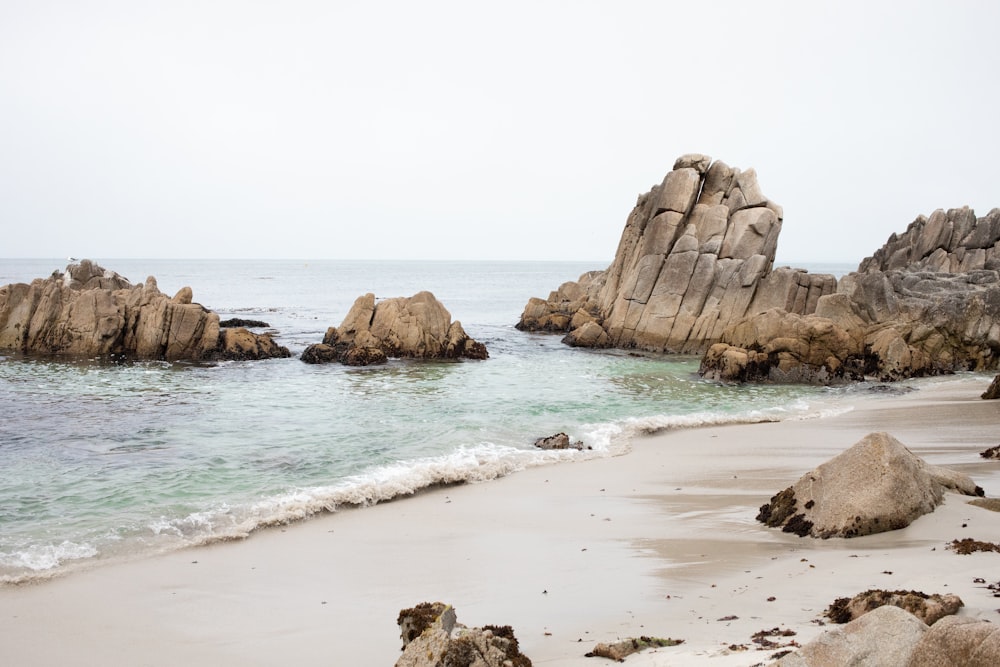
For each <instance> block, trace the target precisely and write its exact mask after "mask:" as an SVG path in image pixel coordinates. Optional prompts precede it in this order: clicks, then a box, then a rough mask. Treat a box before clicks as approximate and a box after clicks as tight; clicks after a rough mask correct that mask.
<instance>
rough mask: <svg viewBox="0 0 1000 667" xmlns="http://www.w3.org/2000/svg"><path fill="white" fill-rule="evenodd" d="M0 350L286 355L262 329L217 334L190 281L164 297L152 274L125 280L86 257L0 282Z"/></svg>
mask: <svg viewBox="0 0 1000 667" xmlns="http://www.w3.org/2000/svg"><path fill="white" fill-rule="evenodd" d="M0 350H10V351H16V352H22V353H24V354H32V355H65V356H86V357H94V356H107V357H112V356H113V357H117V358H129V359H163V360H168V361H175V360H194V361H198V360H219V359H261V358H269V357H287V356H289V352H288V350H287V349H286V348H284V347H282V346H280V345H278V344H276V343H275V342H274V341H273V340H272V339H271V337H270V336H269V335H267V334H264V335H258V334H252V333H250V332H249V331H247V330H246V329H230V330H226V331H225V332H221V331H220V325H219V316H218V315H217V314H216V313H213V312H212V311H210V310H208V309H207V308H205V307H203V306H202V305H200V304H198V303H194V302H193V294H192V291H191V288H190V287H184V288H182V289H181V290H179V291H178V292H177V294H176V295H175V296H174V297H173V298H171V297H169V296H167V295H166V294H163V293H162V292H160V290H159V289H158V288H157V285H156V279H155V278H153V277H152V276H150V277H149V278H147V279H146V282H145V283H144V284H141V285H132V284H131V283H130V282H129V281H128V280H127V279H125V278H124V277H122V276H120V275H119V274H117V273H115V272H114V271H109V270H107V269H104V268H102V267H100V266H98V265H97V264H94V263H93V262H91V261H89V260H82V261H81V262H79V263H78V264H70V265H69V266H68V267H66V271H65V273H60V272H58V271H57V272H55V273H53V274H52V276H50V277H49V278H46V279H36V280H34V281H32V283H31V284H30V285H27V284H24V283H16V284H11V285H5V286H4V287H0Z"/></svg>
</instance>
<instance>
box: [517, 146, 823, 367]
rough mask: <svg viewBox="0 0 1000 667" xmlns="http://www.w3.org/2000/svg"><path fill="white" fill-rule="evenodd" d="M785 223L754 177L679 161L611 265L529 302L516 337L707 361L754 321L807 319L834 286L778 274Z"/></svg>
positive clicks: (689, 158)
mask: <svg viewBox="0 0 1000 667" xmlns="http://www.w3.org/2000/svg"><path fill="white" fill-rule="evenodd" d="M782 218H783V212H782V209H781V207H780V206H778V205H777V204H775V203H773V202H771V201H770V200H768V199H767V197H765V196H764V195H763V194H762V192H761V189H760V186H759V184H758V182H757V174H756V172H755V171H754V170H753V169H748V170H747V171H740V170H739V169H734V168H731V167H729V166H727V165H726V164H725V163H723V162H718V161H717V162H714V163H713V162H712V161H711V159H710V158H709V157H707V156H705V155H700V154H691V155H684V156H681V157H680V158H678V159H677V161H676V162H675V163H674V168H673V170H672V171H670V172H669V173H668V174H667V175H666V177H665V178H664V179H663V182H662V183H661V184H659V185H657V186H654V187H653V188H652V189H651V190H650V191H649V192H647V193H646V194H644V195H640V197H639V199H638V201H637V203H636V206H635V208H634V209H633V210H632V212H631V213H630V214H629V216H628V219H627V221H626V223H625V229H624V231H623V232H622V236H621V240H620V241H619V244H618V250H617V252H616V253H615V258H614V261H613V262H612V264H611V266H609V267H608V269H607V270H605V271H600V272H590V273H587V274H584V275H583V276H581V278H580V280H579V281H577V282H575V283H573V282H570V283H564V284H563V285H561V286H560V287H559V289H557V290H556V291H554V292H552V293H551V294H550V295H549V298H548V299H547V300H542V299H538V298H533V299H531V300H530V301H529V302H528V304H527V306H526V307H525V309H524V312H523V313H522V315H521V319H520V321H519V322H518V324H517V328H519V329H522V330H526V331H552V332H568V335H567V336H566V337H565V338H564V339H563V342H565V343H567V344H569V345H576V346H582V347H619V348H639V349H644V350H650V351H657V352H683V353H700V352H704V351H705V350H706V349H708V347H709V346H710V345H711V344H713V343H715V342H717V341H718V340H719V337H720V336H721V335H722V332H723V331H724V330H725V328H726V327H727V326H728V325H729V324H731V323H734V322H736V321H738V320H740V319H742V318H743V317H745V316H747V315H748V314H753V313H758V312H763V311H764V310H767V309H769V308H773V307H781V308H785V309H787V310H789V311H791V312H795V313H798V314H801V315H807V314H810V313H812V312H813V310H814V309H815V307H816V304H817V303H818V300H819V297H820V296H822V295H824V294H831V293H833V292H834V291H835V289H836V280H835V279H834V278H833V276H827V275H810V274H808V273H807V272H805V271H803V270H800V269H790V268H781V269H776V270H774V271H772V270H771V268H772V265H773V262H774V253H775V250H776V248H777V243H778V233H779V232H780V230H781V225H782ZM602 332H603V335H602Z"/></svg>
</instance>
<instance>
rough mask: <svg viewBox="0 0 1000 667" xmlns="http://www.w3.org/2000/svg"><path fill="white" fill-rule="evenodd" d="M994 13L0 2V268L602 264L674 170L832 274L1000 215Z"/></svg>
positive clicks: (916, 6)
mask: <svg viewBox="0 0 1000 667" xmlns="http://www.w3.org/2000/svg"><path fill="white" fill-rule="evenodd" d="M998 8H1000V3H993V2H985V1H984V2H933V3H931V2H907V3H890V2H870V1H868V2H838V3H806V2H799V1H796V2H746V1H741V2H684V3H681V2H665V1H662V0H661V1H657V2H627V1H620V2H581V1H577V2H568V1H567V2H545V1H542V0H533V1H531V2H519V1H516V0H508V1H507V2H491V3H485V2H473V1H471V0H465V1H462V2H434V1H432V0H422V1H420V2H414V1H406V2H344V1H337V0H316V1H312V0H305V1H301V2H293V1H285V2H277V1H275V2H254V1H250V0H234V1H231V2H212V1H210V0H199V1H194V2H182V1H177V0H170V1H167V0H165V1H163V2H142V1H136V0H126V1H123V2H108V1H104V0H95V1H92V2H72V1H67V2H49V1H46V0H32V1H31V2H14V1H13V0H0V221H2V229H3V234H2V236H0V239H2V240H0V257H64V256H69V255H74V256H77V257H93V258H95V259H104V258H115V257H151V258H161V257H185V258H198V257H237V258H239V257H248V258H250V257H282V258H313V259H318V258H358V259H370V258H373V259H379V258H387V259H389V258H391V259H410V258H413V259H453V258H469V259H573V260H599V261H608V260H610V259H611V257H612V256H613V255H614V251H615V247H616V245H617V243H618V239H619V236H620V235H621V231H622V227H623V225H624V223H625V219H626V217H627V215H628V213H629V211H630V210H631V208H632V206H633V205H634V204H635V199H636V196H637V195H638V194H639V193H641V192H645V191H647V190H648V189H649V188H650V186H652V185H653V184H655V183H658V182H659V181H660V180H662V178H663V176H664V174H665V173H666V172H667V171H668V170H669V169H670V168H671V167H672V166H673V162H674V159H675V158H676V157H677V156H679V155H681V154H684V153H689V152H698V153H706V154H708V155H710V156H712V157H713V158H715V159H720V160H723V161H725V162H726V163H728V164H729V165H731V166H735V167H740V168H742V169H746V168H749V167H754V168H755V169H756V170H757V173H758V179H759V181H760V184H761V188H762V190H763V192H764V193H765V194H766V195H767V196H768V197H769V198H771V199H772V200H774V201H776V202H777V203H779V204H781V205H782V206H783V207H784V210H785V223H784V228H783V230H782V234H781V238H780V241H779V246H778V260H779V262H784V263H789V262H792V263H794V262H796V261H802V262H806V261H809V262H817V261H851V262H856V261H858V260H860V259H861V258H862V257H864V256H866V255H869V254H871V252H873V251H874V250H875V249H876V248H877V247H879V246H881V245H882V244H883V243H884V242H885V240H886V239H887V237H888V236H889V234H891V233H892V232H900V231H903V230H904V229H905V228H906V226H907V225H908V224H909V223H910V222H912V221H913V219H914V218H915V217H916V216H917V215H919V214H930V213H931V212H932V211H933V210H934V209H936V208H953V207H960V206H963V205H969V206H972V207H973V208H975V209H976V212H977V214H978V215H980V216H982V215H985V214H986V213H987V212H988V211H989V209H990V208H992V207H994V206H1000V131H998V118H1000V111H998V109H1000V104H998V102H1000V100H998V96H1000V88H998V83H1000V48H997V43H996V31H997V27H998V26H1000V9H998Z"/></svg>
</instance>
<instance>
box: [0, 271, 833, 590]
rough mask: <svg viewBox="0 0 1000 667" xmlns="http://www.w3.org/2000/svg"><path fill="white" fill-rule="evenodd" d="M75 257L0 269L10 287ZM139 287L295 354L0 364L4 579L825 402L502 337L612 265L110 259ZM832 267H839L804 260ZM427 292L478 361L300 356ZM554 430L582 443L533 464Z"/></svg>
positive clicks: (681, 367)
mask: <svg viewBox="0 0 1000 667" xmlns="http://www.w3.org/2000/svg"><path fill="white" fill-rule="evenodd" d="M66 263H67V262H66V261H65V260H23V259H17V260H0V285H3V284H8V283H12V282H30V281H31V280H32V279H33V278H38V277H45V276H48V275H49V274H51V273H52V272H53V271H54V270H63V269H64V268H65V265H66ZM100 263H101V264H102V265H103V266H105V268H108V269H112V270H115V271H117V272H118V273H120V274H122V275H124V276H125V277H127V278H128V279H129V280H131V281H132V282H133V283H139V282H141V281H143V280H145V278H146V276H148V275H154V276H156V278H157V281H158V284H159V287H160V290H161V291H163V292H165V293H167V294H169V295H173V294H174V293H175V292H176V291H177V290H179V289H180V288H181V287H183V286H186V285H187V286H191V287H192V288H193V290H194V300H195V301H197V302H199V303H201V304H203V305H205V306H207V307H208V308H211V309H212V310H215V311H217V312H218V313H219V314H220V315H221V316H222V317H223V318H224V319H225V318H227V317H230V316H238V317H244V318H252V319H259V320H264V321H266V322H268V323H269V324H270V325H271V326H270V330H271V331H273V332H274V333H275V334H276V336H277V339H278V340H279V341H280V342H281V343H282V344H284V345H286V346H287V347H288V348H289V349H290V350H291V351H292V353H293V358H291V359H275V360H268V361H258V362H226V363H220V364H216V365H197V364H187V363H164V362H137V363H128V364H120V365H113V364H108V363H103V362H101V361H98V360H92V361H74V362H56V361H50V360H44V361H43V360H26V359H22V358H17V357H14V356H7V357H3V356H0V466H2V467H0V582H15V581H20V580H24V579H30V578H35V577H43V576H48V575H50V574H52V573H56V572H62V571H65V570H67V569H71V568H73V567H74V566H77V565H80V564H87V563H92V562H93V561H94V560H95V559H100V560H108V559H115V558H118V557H122V556H134V555H137V554H139V555H141V554H144V553H155V552H158V551H163V550H168V549H174V548H178V547H180V546H186V545H190V544H198V543H206V542H211V541H215V540H219V539H229V538H232V537H240V536H245V535H248V534H249V533H251V532H252V531H254V530H255V529H257V528H259V527H262V526H267V525H274V524H277V523H283V522H288V521H293V520H296V519H299V518H304V517H307V516H309V515H312V514H315V513H317V512H322V511H331V510H336V508H337V507H340V506H345V505H352V504H370V503H374V502H378V501H380V500H386V499H389V498H394V497H398V496H401V495H407V494H410V493H412V492H414V491H416V490H419V489H421V488H424V487H427V486H428V485H433V484H439V483H448V482H458V481H482V480H488V479H492V478H495V477H497V476H500V475H505V474H508V473H510V472H513V471H516V470H518V469H522V468H524V467H527V466H532V465H538V464H542V463H551V462H557V461H560V460H569V459H574V458H579V457H593V456H610V455H615V454H620V453H623V452H626V451H627V449H628V442H629V437H630V436H632V435H634V434H637V433H641V432H645V431H649V430H653V429H658V428H670V427H684V426H693V425H698V424H706V423H717V422H726V421H758V420H763V419H768V420H770V419H786V418H804V417H811V416H817V415H819V414H821V413H823V412H824V411H830V410H837V409H838V408H837V407H836V406H837V402H838V398H839V394H838V392H837V391H835V390H824V389H819V388H808V387H782V386H745V387H737V386H724V385H720V384H716V383H711V382H706V381H703V380H701V379H700V378H699V377H698V376H697V374H696V372H695V371H696V370H697V367H698V360H697V359H695V358H692V357H670V356H667V357H664V356H653V355H631V354H628V353H624V352H619V351H587V350H578V349H572V348H569V347H566V346H564V345H562V344H560V342H559V337H558V336H546V335H535V334H525V333H522V332H519V331H517V330H516V329H514V324H515V323H516V322H517V320H518V317H519V316H520V313H521V310H522V309H523V308H524V305H525V303H526V302H527V300H528V298H529V297H531V296H542V297H544V296H547V295H548V293H549V292H550V291H551V290H553V289H555V288H556V287H557V286H558V285H559V284H560V283H562V282H564V281H566V280H573V279H576V278H577V277H578V276H579V275H580V274H581V273H583V272H584V271H589V270H593V269H603V268H606V266H607V262H604V263H601V262H589V263H582V262H578V263H569V262H548V263H546V262H364V261H328V260H325V261H279V260H267V261H251V260H219V261H206V260H197V261H192V260H107V261H100ZM807 268H815V269H820V270H823V271H828V272H833V273H836V274H838V275H839V274H841V273H843V272H845V271H847V270H850V269H851V267H847V266H843V265H825V266H822V267H808V266H807ZM425 289H426V290H430V291H431V292H433V293H434V294H435V295H436V296H437V297H438V299H439V300H441V302H442V303H444V305H445V306H446V307H447V308H448V309H449V311H450V312H451V314H452V317H453V318H454V319H458V320H460V321H461V322H462V324H463V326H464V327H465V329H466V331H467V332H468V333H469V335H471V336H472V337H473V338H475V339H476V340H479V341H481V342H483V343H484V344H485V345H486V346H487V348H488V349H489V352H490V358H489V359H488V360H486V361H462V362H415V361H392V362H390V363H389V364H388V365H386V366H380V367H371V368H347V367H343V366H339V365H323V366H313V365H308V364H305V363H302V362H301V361H299V360H298V358H297V356H298V354H299V353H300V352H301V351H302V350H303V349H304V348H305V347H306V346H307V345H309V344H310V343H315V342H319V341H320V340H321V339H322V337H323V333H324V332H325V331H326V329H327V327H329V326H337V325H339V324H340V322H341V320H342V319H343V317H344V316H345V315H346V314H347V311H348V309H349V308H350V306H351V304H352V303H353V302H354V299H355V298H357V297H358V296H360V295H362V294H364V293H365V292H374V293H375V295H376V296H377V297H379V298H382V297H394V296H409V295H412V294H414V293H416V292H418V291H420V290H425ZM559 431H565V432H567V433H569V434H570V435H571V436H572V437H573V438H574V439H581V440H583V442H584V443H585V444H586V445H588V446H589V447H591V448H592V449H591V450H590V451H584V452H558V453H554V452H541V451H538V450H535V449H534V448H533V447H532V443H533V442H534V440H535V439H536V438H538V437H540V436H545V435H551V434H553V433H556V432H559Z"/></svg>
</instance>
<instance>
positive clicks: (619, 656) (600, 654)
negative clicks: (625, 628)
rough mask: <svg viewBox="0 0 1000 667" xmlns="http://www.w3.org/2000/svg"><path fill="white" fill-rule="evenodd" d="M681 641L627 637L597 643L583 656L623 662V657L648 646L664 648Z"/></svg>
mask: <svg viewBox="0 0 1000 667" xmlns="http://www.w3.org/2000/svg"><path fill="white" fill-rule="evenodd" d="M683 643H684V640H683V639H671V638H669V637H629V638H628V639H622V640H620V641H617V642H614V643H611V644H605V643H603V642H602V643H598V644H597V645H595V646H594V648H593V649H592V650H590V651H588V652H587V653H584V657H587V658H607V659H609V660H614V661H615V662H625V658H627V657H628V656H630V655H632V654H633V653H639V652H640V651H645V650H646V649H649V648H664V647H668V646H677V645H679V644H683Z"/></svg>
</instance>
